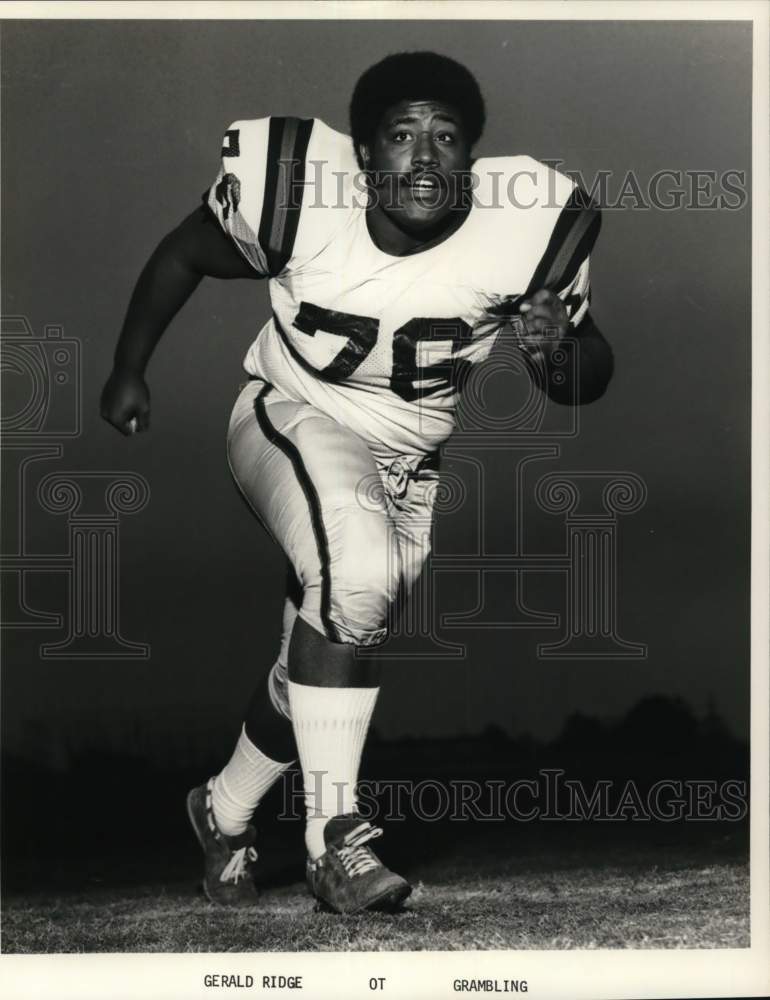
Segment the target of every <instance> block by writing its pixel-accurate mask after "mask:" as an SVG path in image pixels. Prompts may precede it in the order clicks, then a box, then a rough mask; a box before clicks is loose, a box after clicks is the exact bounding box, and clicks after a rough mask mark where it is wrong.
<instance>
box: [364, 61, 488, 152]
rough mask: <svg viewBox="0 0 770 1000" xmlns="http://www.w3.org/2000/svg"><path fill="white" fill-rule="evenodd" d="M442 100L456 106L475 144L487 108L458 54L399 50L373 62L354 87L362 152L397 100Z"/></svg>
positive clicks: (481, 130) (469, 138)
mask: <svg viewBox="0 0 770 1000" xmlns="http://www.w3.org/2000/svg"><path fill="white" fill-rule="evenodd" d="M420 100H423V101H427V100H433V101H442V102H444V103H446V104H451V105H452V107H454V108H456V109H457V111H458V113H459V114H460V117H461V119H462V123H463V127H464V129H465V132H466V134H467V136H468V141H469V143H470V145H471V146H473V145H474V144H475V143H476V142H477V141H478V139H479V137H480V136H481V133H482V132H483V130H484V121H485V119H486V111H485V108H484V98H483V97H482V96H481V89H480V88H479V85H478V83H477V82H476V78H475V77H474V76H473V74H472V73H471V72H470V71H469V70H467V69H466V68H465V66H463V65H461V64H460V63H458V62H455V60H454V59H450V58H449V57H448V56H441V55H438V54H437V53H435V52H397V53H395V54H393V55H390V56H386V57H385V58H384V59H382V60H381V61H380V62H378V63H375V65H374V66H370V67H369V69H368V70H366V72H365V73H364V74H363V75H362V76H361V78H360V79H359V81H358V83H357V84H356V86H355V89H354V90H353V97H352V99H351V102H350V134H351V137H352V139H353V144H354V146H355V149H356V156H359V152H358V150H359V146H360V145H361V143H368V142H370V141H371V139H372V137H373V136H374V133H375V132H376V130H377V126H378V125H379V124H380V121H381V120H382V116H383V115H384V114H385V112H386V111H387V109H388V108H390V107H392V106H393V105H394V104H398V102H399V101H420Z"/></svg>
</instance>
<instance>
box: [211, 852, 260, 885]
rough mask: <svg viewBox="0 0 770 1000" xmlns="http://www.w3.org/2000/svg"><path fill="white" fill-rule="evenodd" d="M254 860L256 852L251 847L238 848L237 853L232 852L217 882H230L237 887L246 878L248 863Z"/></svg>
mask: <svg viewBox="0 0 770 1000" xmlns="http://www.w3.org/2000/svg"><path fill="white" fill-rule="evenodd" d="M256 860H257V852H256V850H255V849H254V848H253V847H239V848H238V850H237V851H233V853H232V856H231V858H230V860H229V861H228V862H227V864H226V865H225V867H224V868H223V869H222V874H221V875H220V876H219V881H220V882H232V883H233V884H234V885H237V884H238V882H239V881H240V880H241V879H242V878H245V877H246V875H247V873H248V870H249V864H250V862H252V861H256Z"/></svg>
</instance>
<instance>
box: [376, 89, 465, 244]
mask: <svg viewBox="0 0 770 1000" xmlns="http://www.w3.org/2000/svg"><path fill="white" fill-rule="evenodd" d="M362 153H363V156H364V162H365V165H366V168H367V170H369V171H372V172H373V173H374V174H375V175H379V176H376V177H375V178H374V179H373V182H372V186H373V188H374V194H375V197H376V199H377V203H378V205H379V206H380V208H381V209H382V210H383V211H384V212H385V213H386V214H387V215H388V217H389V218H390V219H391V221H392V222H394V223H395V224H396V225H397V226H398V228H399V229H401V230H403V231H405V232H407V233H410V234H412V235H415V236H419V235H421V234H424V233H425V234H427V233H430V232H433V231H436V230H440V229H441V228H442V227H443V226H444V225H448V224H449V222H450V217H451V214H452V212H453V211H454V210H457V207H458V205H459V192H460V190H461V185H462V177H461V175H462V174H463V173H466V172H467V171H468V169H469V168H470V147H469V145H468V140H467V139H466V136H465V130H464V129H463V126H462V123H461V119H460V116H459V114H458V113H457V111H456V110H455V109H454V108H453V107H451V106H450V105H448V104H443V103H439V102H436V101H401V102H400V103H398V104H394V105H393V107H391V108H388V110H387V111H386V112H385V114H384V115H383V117H382V120H381V122H380V124H379V126H378V128H377V131H376V133H375V135H374V139H373V140H372V142H371V144H370V145H367V146H364V147H362Z"/></svg>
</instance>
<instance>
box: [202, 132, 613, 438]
mask: <svg viewBox="0 0 770 1000" xmlns="http://www.w3.org/2000/svg"><path fill="white" fill-rule="evenodd" d="M472 181H473V204H472V207H471V209H470V211H469V213H468V215H467V216H466V218H465V220H464V221H463V223H462V225H461V226H460V227H459V228H458V229H457V230H456V231H455V232H454V233H453V234H452V235H451V236H450V237H448V238H447V239H446V240H444V242H443V243H440V244H438V245H436V246H433V247H431V248H429V249H427V250H424V251H422V252H420V253H414V254H410V255H408V256H403V257H397V256H393V255H391V254H388V253H385V252H384V251H382V250H380V249H379V248H378V247H377V246H376V245H375V243H374V242H373V240H372V238H371V236H370V234H369V230H368V227H367V221H366V205H367V194H366V187H365V184H364V178H363V174H362V173H361V171H360V170H359V168H358V164H357V162H356V159H355V155H354V150H353V144H352V141H351V139H350V138H349V137H348V136H345V135H342V134H340V133H338V132H335V131H334V130H332V129H331V128H329V127H328V126H327V125H325V124H324V123H323V122H322V121H320V120H318V119H307V120H302V119H297V118H276V117H272V118H262V119H256V120H253V121H239V122H235V123H234V124H233V125H231V126H230V128H229V129H228V130H227V132H226V133H225V138H224V144H223V149H222V168H221V170H220V172H219V175H218V177H217V179H216V181H215V182H214V184H213V185H212V186H211V188H210V190H209V192H208V194H207V196H206V200H207V204H208V206H209V207H210V209H211V210H212V211H213V212H214V214H215V215H216V218H217V219H218V221H219V223H220V225H221V226H222V228H223V229H224V231H225V232H226V233H227V234H228V235H229V236H230V237H231V238H232V240H233V241H234V243H235V244H236V246H237V247H238V249H239V250H240V251H241V253H242V254H243V255H244V257H245V258H246V259H247V260H248V261H249V262H250V263H251V265H252V266H253V267H254V268H255V270H256V271H257V272H258V273H259V274H261V275H264V276H267V277H269V279H270V300H271V305H272V311H273V315H272V316H271V318H270V319H269V320H268V321H267V323H265V325H264V326H263V327H262V329H261V330H260V332H259V334H258V336H257V338H256V340H255V341H254V343H253V344H252V346H251V347H250V349H249V351H248V354H247V356H246V359H245V362H244V367H245V368H246V370H247V371H248V372H249V373H250V374H251V375H254V376H256V377H258V378H261V379H263V380H265V381H267V382H269V383H271V384H272V385H274V386H275V387H276V388H277V389H278V390H279V391H280V392H282V393H283V394H284V395H285V396H287V397H288V398H290V399H294V400H297V401H304V402H308V403H311V404H312V405H313V406H315V407H317V408H318V409H320V410H321V411H323V412H324V413H326V414H328V415H329V416H331V417H333V418H334V419H335V420H337V421H339V422H340V423H341V424H343V425H345V426H347V427H349V428H350V429H351V430H353V431H355V432H356V433H358V434H360V435H361V436H362V437H363V438H364V439H365V440H366V441H367V442H368V443H369V444H370V446H371V447H372V448H373V450H374V451H375V452H379V453H384V454H387V453H396V454H411V455H423V454H428V453H430V452H432V451H434V450H435V449H436V448H437V447H438V445H439V444H440V443H441V442H442V441H444V440H445V439H446V438H447V437H448V436H449V434H450V433H451V431H452V428H453V426H454V418H453V414H454V410H455V407H456V405H457V401H458V385H459V384H460V383H461V382H462V380H463V377H464V375H465V374H467V371H468V365H473V364H475V363H477V362H479V361H481V360H483V359H484V358H486V357H487V355H488V354H489V351H490V350H491V348H492V346H493V344H494V341H495V339H496V338H497V336H498V335H499V334H500V331H501V330H502V329H503V327H504V326H505V325H506V321H505V320H501V319H500V318H499V317H497V316H495V315H494V310H495V309H496V308H498V309H499V307H500V305H501V303H502V302H503V301H504V300H511V299H515V298H516V297H518V296H524V295H531V294H532V293H534V292H535V291H537V290H538V289H540V288H550V289H552V290H553V291H556V292H557V293H558V294H559V295H560V296H561V297H562V298H563V299H564V301H565V302H566V304H567V308H568V311H569V314H570V320H571V322H572V323H573V324H577V323H578V322H579V321H580V320H581V318H582V317H583V315H584V314H585V312H586V310H587V307H588V301H587V300H588V290H589V280H588V255H589V252H590V250H591V247H592V245H593V242H594V240H595V239H596V235H597V233H598V229H599V222H600V220H599V214H598V211H597V210H596V209H595V208H592V207H586V206H584V204H583V201H582V200H581V196H580V192H578V191H577V190H576V187H575V184H574V182H573V181H572V180H570V179H569V178H568V177H566V176H564V175H562V174H560V173H558V172H556V171H554V170H553V169H551V168H549V167H547V166H545V165H544V164H542V163H539V162H537V161H536V160H533V159H531V158H530V157H526V156H513V157H490V158H484V159H480V160H476V161H475V163H474V164H473V167H472Z"/></svg>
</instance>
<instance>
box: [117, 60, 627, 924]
mask: <svg viewBox="0 0 770 1000" xmlns="http://www.w3.org/2000/svg"><path fill="white" fill-rule="evenodd" d="M484 119H485V110H484V102H483V99H482V96H481V93H480V90H479V87H478V84H477V82H476V80H475V79H474V77H473V76H472V75H471V74H470V73H469V72H468V70H467V69H465V67H463V66H461V65H459V64H458V63H456V62H454V61H453V60H451V59H448V58H445V57H443V56H439V55H436V54H433V53H429V52H413V53H401V54H398V55H392V56H389V57H387V58H386V59H384V60H383V61H382V62H380V63H378V64H377V65H375V66H373V67H372V68H370V69H369V70H368V71H367V72H366V73H364V75H363V76H362V77H361V79H360V80H359V82H358V84H357V85H356V87H355V90H354V93H353V97H352V102H351V106H350V131H351V136H350V137H348V136H345V135H342V134H340V133H339V132H336V131H334V130H333V129H331V128H329V126H327V125H325V124H324V122H322V121H320V120H318V119H309V120H300V119H296V118H281V117H268V118H259V119H255V120H250V121H238V122H234V123H233V124H232V125H230V127H229V128H228V129H227V130H226V131H225V134H224V142H223V146H222V165H221V169H220V171H219V174H218V176H217V177H216V179H215V180H214V182H213V184H212V185H211V187H210V188H209V189H208V191H207V192H206V193H205V195H204V204H203V205H202V206H201V207H199V208H197V209H195V210H194V211H193V212H192V213H191V214H190V215H189V216H188V217H187V218H186V219H185V220H184V221H183V222H182V223H181V225H180V226H179V227H178V228H177V229H175V230H174V231H173V232H172V233H170V234H169V235H168V236H166V237H165V239H164V240H163V241H162V242H161V243H160V245H159V246H158V248H157V250H156V251H155V252H154V253H153V255H152V257H151V258H150V260H149V262H148V263H147V265H146V267H145V268H144V270H143V272H142V274H141V276H140V278H139V281H138V283H137V286H136V289H135V291H134V294H133V297H132V299H131V302H130V305H129V308H128V313H127V317H126V320H125V323H124V326H123V330H122V333H121V336H120V339H119V342H118V346H117V349H116V353H115V364H114V369H113V371H112V373H111V375H110V377H109V379H108V381H107V384H106V386H105V388H104V391H103V396H102V414H103V416H104V417H105V418H106V419H107V420H108V421H109V422H110V423H111V424H112V425H113V426H115V427H116V428H117V429H118V430H120V431H122V432H123V433H130V432H131V431H132V430H133V429H136V430H139V431H144V430H147V428H148V427H149V413H150V402H149V392H148V388H147V384H146V382H145V378H144V373H145V368H146V366H147V363H148V361H149V359H150V355H151V353H152V351H153V348H154V347H155V345H156V343H157V341H158V339H159V338H160V336H161V335H162V333H163V332H164V330H165V329H166V327H167V326H168V324H169V323H170V321H171V319H172V318H173V316H174V315H175V314H176V312H177V311H178V310H179V308H180V307H181V306H182V304H183V303H184V302H185V301H186V300H187V299H188V297H189V296H190V295H191V294H192V292H193V291H194V289H195V287H196V286H197V285H198V283H199V282H200V281H201V279H202V278H203V277H204V275H211V276H213V277H216V278H224V279H230V278H266V279H268V281H269V289H270V301H271V305H272V315H271V316H270V317H269V319H268V320H267V322H266V323H265V324H264V325H263V326H262V328H261V330H260V331H259V333H258V335H257V337H256V339H255V340H254V342H253V344H252V346H251V347H250V349H249V351H248V354H247V356H246V359H245V363H244V366H245V369H246V371H247V372H248V374H249V376H250V380H249V382H248V383H247V384H246V385H245V387H244V388H243V389H242V391H241V392H240V395H239V396H238V398H237V400H236V403H235V407H234V409H233V412H232V417H231V420H230V425H229V431H228V441H227V447H228V458H229V463H230V468H231V470H232V474H233V477H234V479H235V481H236V483H237V485H238V487H239V488H240V490H241V492H242V493H243V495H244V497H245V498H246V500H247V501H248V503H249V505H250V506H251V508H252V510H253V511H254V514H255V515H256V517H257V518H258V519H259V521H260V522H261V523H262V525H263V526H264V528H265V529H266V530H267V532H268V533H269V534H270V535H271V536H272V537H273V538H274V539H275V541H276V542H277V544H278V545H280V547H281V548H282V549H283V551H284V552H285V553H286V556H287V557H288V562H289V566H290V574H289V586H288V588H287V590H288V593H287V596H286V602H285V608H284V616H283V638H282V642H281V647H280V652H279V654H278V657H277V659H276V661H275V663H274V665H273V666H272V668H271V669H270V671H269V673H268V674H267V676H266V678H265V680H264V682H263V683H262V685H261V687H260V689H258V691H257V693H256V694H255V696H254V699H253V701H252V703H251V705H250V706H249V708H248V711H247V712H246V715H245V721H244V725H243V728H242V731H241V733H240V737H239V740H238V742H237V745H236V747H235V749H234V752H233V755H232V757H231V759H230V760H229V761H228V763H227V764H226V766H225V767H224V768H223V770H222V771H221V772H220V773H219V774H218V775H216V776H215V777H213V778H211V779H210V780H209V781H208V782H207V783H206V784H204V785H202V786H201V787H199V788H196V789H193V791H192V792H190V794H189V796H188V811H189V815H190V819H191V822H192V825H193V827H194V829H195V832H196V834H197V836H198V839H199V841H200V843H201V846H202V848H203V852H204V856H205V878H204V886H205V890H206V893H207V895H208V897H209V898H210V899H211V900H214V901H217V902H221V903H225V904H231V905H239V904H250V903H252V902H254V900H255V899H256V889H255V885H254V881H253V878H252V868H253V863H254V861H255V860H256V851H255V846H254V840H255V834H254V827H253V826H252V824H251V819H252V814H253V813H254V810H255V809H256V807H257V805H258V804H259V802H260V800H261V799H262V797H263V796H264V794H265V792H266V791H267V790H268V789H269V788H270V786H271V785H272V784H273V783H274V782H275V781H276V780H277V779H278V778H279V777H280V775H281V774H282V773H283V772H284V771H285V770H286V768H287V767H289V765H290V764H291V762H292V761H293V758H294V756H295V755H297V756H298V757H299V763H300V767H301V770H302V774H303V780H304V789H305V802H306V811H307V819H306V829H305V841H306V846H307V855H308V860H307V879H308V884H309V887H310V890H311V892H312V893H313V895H314V896H315V897H316V898H317V899H318V900H320V901H321V903H323V904H325V905H326V906H327V907H329V908H330V909H332V910H333V911H336V912H356V911H360V910H364V909H375V908H393V907H396V906H398V905H399V904H400V903H401V902H402V901H403V900H404V899H405V898H406V896H407V895H408V894H409V892H410V891H411V890H410V886H409V884H408V883H407V882H406V881H405V880H404V879H403V878H401V876H399V875H397V874H395V873H393V872H391V871H389V870H388V869H387V868H386V867H385V866H384V865H383V864H382V863H381V862H380V860H379V859H378V857H377V856H376V854H375V853H374V851H373V850H372V848H371V843H372V841H373V840H374V838H376V837H378V836H379V835H380V834H381V833H382V830H381V829H380V828H378V827H375V826H373V825H372V824H371V823H369V822H367V821H365V820H364V819H363V818H362V817H361V816H360V815H359V814H358V812H357V808H356V781H357V777H358V769H359V763H360V759H361V752H362V748H363V745H364V741H365V739H366V735H367V730H368V727H369V721H370V718H371V715H372V712H373V709H374V706H375V703H376V700H377V694H378V690H379V688H378V685H379V670H378V667H377V665H376V663H374V662H373V661H372V660H371V659H369V658H357V657H356V655H355V654H356V649H357V647H360V646H361V647H362V646H373V645H376V644H377V643H380V642H382V641H383V639H384V638H385V636H386V631H387V623H388V621H389V620H390V618H389V614H390V612H391V609H392V608H393V606H394V602H396V599H397V596H398V595H399V594H400V593H401V592H405V593H408V591H409V589H410V587H411V585H412V583H413V581H414V580H415V579H416V577H417V575H418V574H419V573H420V571H421V569H422V566H423V564H424V561H425V559H426V557H427V554H428V550H429V537H430V532H429V527H430V521H431V511H432V505H433V500H434V497H435V493H436V483H437V477H438V449H439V447H440V445H441V443H442V442H443V441H445V440H446V438H447V437H448V436H449V434H450V433H451V431H452V427H453V414H454V411H455V407H456V405H457V401H458V396H459V393H460V390H461V389H462V385H463V382H464V380H465V378H466V377H467V376H468V373H469V372H470V371H472V368H473V366H474V365H475V364H477V363H478V362H479V361H481V360H483V359H485V358H486V357H487V355H488V354H489V352H490V350H491V349H492V347H493V345H494V343H495V341H496V340H497V339H498V338H499V337H500V336H502V335H503V334H504V333H506V331H507V332H508V333H510V331H511V330H513V331H514V333H515V336H516V343H517V345H518V348H519V349H521V350H522V351H524V352H526V353H527V354H528V355H529V356H530V359H531V370H532V372H533V377H535V378H536V379H537V380H538V382H539V385H540V388H541V389H543V391H545V392H546V393H548V395H549V396H550V397H552V398H553V399H554V400H556V401H557V402H559V403H565V404H577V403H585V402H589V401H591V400H593V399H596V398H597V397H599V396H600V395H601V394H602V393H603V392H604V390H605V388H606V386H607V383H608V381H609V379H610V376H611V373H612V366H613V363H612V354H611V351H610V348H609V346H608V344H607V341H606V340H605V339H604V337H603V336H602V334H601V333H600V332H599V330H598V329H597V328H596V326H595V325H594V323H593V321H592V319H591V316H590V314H589V312H588V292H589V255H590V252H591V249H592V246H593V244H594V241H595V239H596V236H597V233H598V230H599V221H600V220H599V213H598V211H597V209H596V208H594V207H593V206H591V205H590V204H588V203H587V200H586V199H585V197H584V196H583V195H582V193H581V191H580V190H578V189H577V187H576V185H575V184H574V183H573V182H572V181H571V180H570V179H569V178H567V177H566V176H563V175H561V174H559V173H557V172H556V171H554V170H552V169H550V168H549V167H547V166H545V165H543V164H541V163H539V162H537V161H535V160H533V159H531V158H529V157H526V156H512V157H495V158H486V159H477V160H474V158H473V155H472V149H473V146H474V144H475V143H476V141H477V140H478V139H479V137H480V135H481V132H482V128H483V126H484ZM566 340H569V341H570V342H571V345H572V348H573V349H572V350H570V351H564V350H560V348H563V347H564V345H565V341H566ZM565 359H566V360H565ZM565 367H566V370H565ZM375 487H376V488H375Z"/></svg>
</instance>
